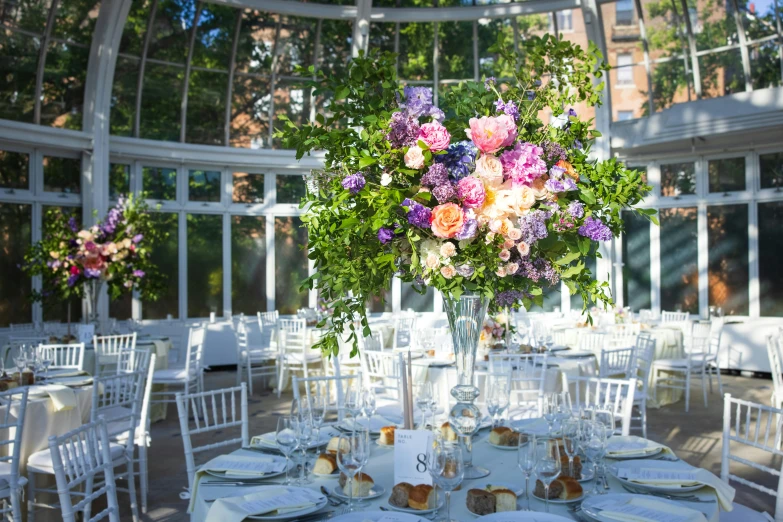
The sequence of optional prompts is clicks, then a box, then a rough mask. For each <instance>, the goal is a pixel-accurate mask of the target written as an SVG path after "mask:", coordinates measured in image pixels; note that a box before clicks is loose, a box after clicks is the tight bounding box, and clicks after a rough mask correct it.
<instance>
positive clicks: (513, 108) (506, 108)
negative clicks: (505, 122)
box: [495, 98, 519, 121]
mask: <svg viewBox="0 0 783 522" xmlns="http://www.w3.org/2000/svg"><path fill="white" fill-rule="evenodd" d="M495 109H496V110H497V111H498V112H502V113H505V114H506V115H508V116H511V117H512V118H514V121H517V120H518V119H519V107H517V104H516V103H514V102H513V100H509V101H508V102H506V103H504V102H503V100H502V99H501V98H498V101H496V102H495Z"/></svg>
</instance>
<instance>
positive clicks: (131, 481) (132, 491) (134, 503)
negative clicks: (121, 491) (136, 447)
mask: <svg viewBox="0 0 783 522" xmlns="http://www.w3.org/2000/svg"><path fill="white" fill-rule="evenodd" d="M126 459H127V463H126V467H127V469H128V495H130V505H131V514H132V515H133V522H139V503H138V499H137V498H136V478H135V477H134V476H133V453H131V454H130V455H127V456H126Z"/></svg>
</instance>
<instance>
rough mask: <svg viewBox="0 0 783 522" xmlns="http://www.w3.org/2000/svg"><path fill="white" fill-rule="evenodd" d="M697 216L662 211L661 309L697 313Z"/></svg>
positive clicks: (690, 210) (688, 211)
mask: <svg viewBox="0 0 783 522" xmlns="http://www.w3.org/2000/svg"><path fill="white" fill-rule="evenodd" d="M696 221H697V212H696V208H695V207H691V208H664V209H661V214H660V222H661V309H663V310H682V311H683V312H690V313H692V314H696V313H699V267H698V252H699V245H698V226H697V224H696Z"/></svg>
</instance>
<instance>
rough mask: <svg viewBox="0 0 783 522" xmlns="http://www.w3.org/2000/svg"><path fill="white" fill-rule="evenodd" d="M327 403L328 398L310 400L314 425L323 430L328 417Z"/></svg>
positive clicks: (317, 397) (314, 397) (321, 397)
mask: <svg viewBox="0 0 783 522" xmlns="http://www.w3.org/2000/svg"><path fill="white" fill-rule="evenodd" d="M326 410H327V403H326V397H323V396H313V397H311V398H310V412H311V414H312V416H313V424H314V425H315V427H316V428H319V429H320V428H321V426H322V425H323V423H324V417H325V416H326Z"/></svg>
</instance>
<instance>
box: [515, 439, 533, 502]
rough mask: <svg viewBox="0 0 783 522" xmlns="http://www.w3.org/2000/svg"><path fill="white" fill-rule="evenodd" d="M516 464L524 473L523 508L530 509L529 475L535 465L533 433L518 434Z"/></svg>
mask: <svg viewBox="0 0 783 522" xmlns="http://www.w3.org/2000/svg"><path fill="white" fill-rule="evenodd" d="M517 465H518V466H519V469H520V471H522V473H523V474H524V475H525V505H526V507H525V510H526V511H530V475H532V474H533V471H534V470H535V467H536V437H535V435H533V434H523V433H520V434H519V443H518V445H517Z"/></svg>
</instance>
